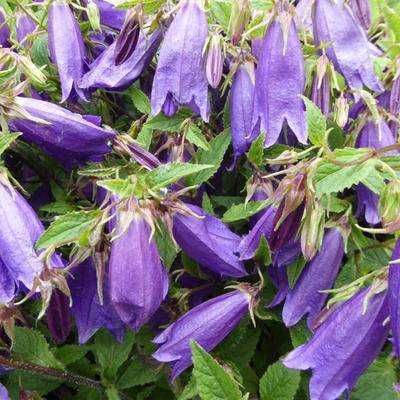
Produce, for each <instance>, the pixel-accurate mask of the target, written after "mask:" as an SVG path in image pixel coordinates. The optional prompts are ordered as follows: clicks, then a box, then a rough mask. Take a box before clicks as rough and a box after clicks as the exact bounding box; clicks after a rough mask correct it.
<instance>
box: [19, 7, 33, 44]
mask: <svg viewBox="0 0 400 400" xmlns="http://www.w3.org/2000/svg"><path fill="white" fill-rule="evenodd" d="M36 26H37V24H36V22H34V21H32V20H31V19H30V18H29V17H28V16H27V15H24V14H23V15H19V17H18V18H17V27H16V28H17V40H18V42H19V43H20V44H22V45H23V46H26V36H27V35H28V34H30V33H32V32H33V31H34V30H35V29H36Z"/></svg>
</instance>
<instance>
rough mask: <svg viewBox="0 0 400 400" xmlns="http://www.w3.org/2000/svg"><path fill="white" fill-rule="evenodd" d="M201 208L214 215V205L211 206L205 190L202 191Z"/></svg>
mask: <svg viewBox="0 0 400 400" xmlns="http://www.w3.org/2000/svg"><path fill="white" fill-rule="evenodd" d="M201 208H202V209H203V210H204V211H205V212H206V213H208V214H211V215H214V207H213V206H212V203H211V200H210V197H209V196H208V194H207V192H204V193H203V200H202V202H201Z"/></svg>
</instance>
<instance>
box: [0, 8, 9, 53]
mask: <svg viewBox="0 0 400 400" xmlns="http://www.w3.org/2000/svg"><path fill="white" fill-rule="evenodd" d="M4 15H6V13H5V11H4V9H3V7H1V6H0V26H1V28H0V45H1V47H11V43H10V42H9V41H8V39H9V38H10V35H11V31H10V28H9V26H8V25H7V24H5V23H4V22H5V18H4Z"/></svg>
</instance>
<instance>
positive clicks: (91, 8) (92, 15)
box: [86, 0, 101, 31]
mask: <svg viewBox="0 0 400 400" xmlns="http://www.w3.org/2000/svg"><path fill="white" fill-rule="evenodd" d="M86 13H87V16H88V18H89V22H90V26H91V27H92V28H93V30H95V31H101V27H100V12H99V7H97V4H96V3H95V2H94V1H93V0H89V1H88V4H87V6H86Z"/></svg>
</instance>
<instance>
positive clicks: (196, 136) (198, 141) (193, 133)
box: [186, 124, 211, 151]
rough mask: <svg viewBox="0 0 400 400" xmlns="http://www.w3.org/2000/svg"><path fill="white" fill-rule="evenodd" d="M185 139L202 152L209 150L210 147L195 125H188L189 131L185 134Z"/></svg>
mask: <svg viewBox="0 0 400 400" xmlns="http://www.w3.org/2000/svg"><path fill="white" fill-rule="evenodd" d="M186 139H187V140H188V141H189V142H190V143H192V144H194V145H196V146H197V147H200V148H202V149H204V150H207V151H209V150H211V147H210V145H209V143H208V142H207V140H206V139H205V137H204V136H203V134H202V132H201V130H200V128H199V127H198V126H197V125H194V124H190V126H189V129H188V131H187V134H186Z"/></svg>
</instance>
